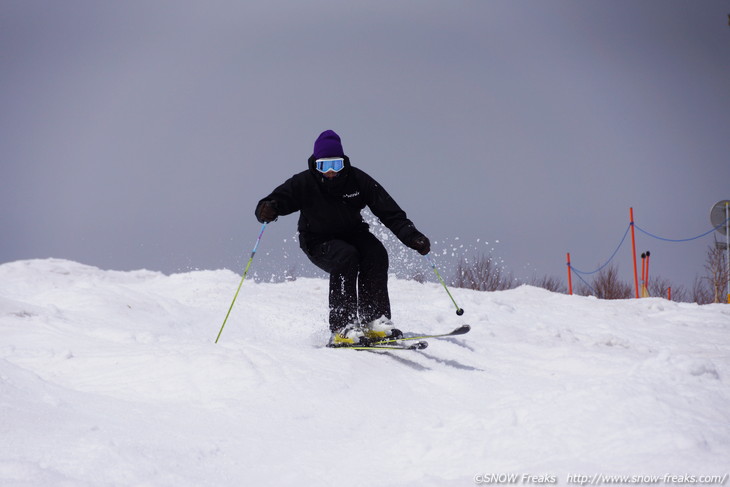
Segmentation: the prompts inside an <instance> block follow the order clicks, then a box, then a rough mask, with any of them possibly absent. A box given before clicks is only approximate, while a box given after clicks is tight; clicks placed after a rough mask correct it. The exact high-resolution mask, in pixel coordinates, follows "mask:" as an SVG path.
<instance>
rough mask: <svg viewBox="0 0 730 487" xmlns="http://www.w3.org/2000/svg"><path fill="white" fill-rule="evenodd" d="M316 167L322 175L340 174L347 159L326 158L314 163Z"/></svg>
mask: <svg viewBox="0 0 730 487" xmlns="http://www.w3.org/2000/svg"><path fill="white" fill-rule="evenodd" d="M314 167H315V168H316V169H317V171H319V172H321V173H322V174H324V173H326V172H329V171H334V172H340V171H342V170H343V169H344V168H345V159H343V158H342V157H325V158H323V159H317V160H316V161H314Z"/></svg>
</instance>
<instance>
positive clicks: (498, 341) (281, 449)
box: [0, 259, 730, 486]
mask: <svg viewBox="0 0 730 487" xmlns="http://www.w3.org/2000/svg"><path fill="white" fill-rule="evenodd" d="M239 279H240V277H239V276H237V275H236V274H235V273H233V272H231V271H227V270H217V271H196V272H189V273H184V274H174V275H169V276H167V275H163V274H160V273H157V272H151V271H146V270H140V271H134V272H117V271H105V270H100V269H97V268H94V267H91V266H87V265H83V264H79V263H76V262H70V261H65V260H59V259H47V260H29V261H18V262H12V263H7V264H3V265H0V336H2V339H1V340H0V438H2V440H1V441H0V485H4V486H5V485H11V486H13V485H17V486H26V485H27V486H30V485H74V486H86V485H88V486H91V485H93V486H99V485H140V486H142V485H145V486H148V485H149V486H168V485H169V486H173V485H175V486H184V485H191V486H193V485H195V486H200V485H211V486H212V485H216V486H228V485H230V486H234V485H235V486H239V485H320V486H330V485H331V486H339V485H355V486H360V485H362V486H366V485H368V486H371V485H413V486H415V485H419V486H421V485H435V486H440V485H444V486H446V485H449V486H451V485H474V483H475V481H477V480H475V479H484V478H490V477H486V476H488V475H493V476H495V477H494V478H497V477H496V476H499V475H506V474H508V473H519V474H520V476H524V475H528V478H530V477H529V476H537V477H540V476H542V478H546V479H551V478H555V479H556V480H557V483H558V484H566V483H567V481H568V479H569V477H568V476H569V475H572V476H573V477H571V478H576V476H580V475H594V474H596V473H600V474H606V475H610V474H623V475H634V476H636V475H665V474H673V475H674V474H676V475H697V476H700V475H723V474H725V473H727V471H728V466H729V464H728V461H727V459H728V458H730V408H728V407H727V405H728V404H730V388H729V387H728V380H730V379H728V376H729V375H730V306H728V305H721V304H715V305H706V306H697V305H694V304H687V303H673V302H668V301H665V300H662V299H654V298H650V299H642V300H626V301H601V300H597V299H594V298H586V297H580V296H566V295H560V294H554V293H550V292H548V291H545V290H542V289H537V288H533V287H529V286H523V287H520V288H517V289H513V290H509V291H503V292H495V293H483V292H475V291H468V290H461V289H456V290H454V291H455V293H454V294H455V297H456V299H457V301H458V302H459V304H460V305H461V306H462V307H463V308H464V309H465V310H466V313H465V315H464V316H462V317H458V316H456V315H455V314H454V312H453V305H452V303H451V302H450V301H449V298H448V296H446V295H445V293H444V292H443V288H441V286H440V285H438V284H434V283H425V284H419V283H416V282H413V281H403V280H397V279H393V280H391V284H390V291H391V299H392V305H393V313H394V316H393V319H394V321H395V322H396V323H397V324H398V325H399V327H401V328H402V329H403V330H404V331H413V332H424V333H436V332H443V331H448V330H450V329H453V328H455V327H456V326H458V325H459V324H462V323H469V324H471V325H472V331H471V333H469V334H468V335H465V336H463V337H452V338H449V339H445V340H438V341H437V340H432V341H431V345H430V347H429V348H428V349H427V350H425V351H424V352H410V351H409V352H398V353H396V352H386V353H371V352H356V351H351V350H333V349H328V348H324V347H323V345H324V343H325V342H326V340H327V337H328V332H327V326H326V314H327V313H326V300H327V281H326V280H323V279H298V280H296V281H293V282H287V283H278V284H270V283H269V284H265V283H259V284H257V283H255V282H252V281H251V282H245V283H244V285H243V288H242V290H241V293H240V295H239V300H238V302H237V304H236V307H235V308H234V310H233V313H232V314H231V317H230V319H229V322H228V324H227V325H226V329H225V330H224V333H223V335H222V336H221V340H220V343H219V344H217V345H216V344H214V343H213V341H214V339H215V336H216V334H217V331H218V329H219V327H220V324H221V322H222V319H223V317H224V315H225V312H226V310H227V307H228V305H229V304H230V300H231V299H232V295H233V292H234V291H235V289H236V286H237V285H238V281H239ZM519 478H521V477H519Z"/></svg>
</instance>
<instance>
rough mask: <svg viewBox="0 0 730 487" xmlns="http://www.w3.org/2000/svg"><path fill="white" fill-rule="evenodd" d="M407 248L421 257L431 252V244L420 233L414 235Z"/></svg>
mask: <svg viewBox="0 0 730 487" xmlns="http://www.w3.org/2000/svg"><path fill="white" fill-rule="evenodd" d="M408 246H409V247H410V248H412V249H413V250H415V251H416V252H418V253H419V254H421V255H426V254H428V253H429V252H431V242H429V240H428V238H427V237H426V236H425V235H424V234H422V233H419V234H416V236H415V237H413V239H412V240H411V241H410V243H409V244H408Z"/></svg>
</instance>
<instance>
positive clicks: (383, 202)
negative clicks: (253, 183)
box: [255, 130, 431, 346]
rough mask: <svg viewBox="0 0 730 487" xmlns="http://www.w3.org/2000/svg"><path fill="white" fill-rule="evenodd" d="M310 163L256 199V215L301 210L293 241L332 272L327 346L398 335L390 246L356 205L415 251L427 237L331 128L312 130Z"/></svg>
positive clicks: (266, 219)
mask: <svg viewBox="0 0 730 487" xmlns="http://www.w3.org/2000/svg"><path fill="white" fill-rule="evenodd" d="M308 164H309V169H307V170H306V171H302V172H300V173H298V174H295V175H294V176H292V177H291V178H289V179H288V180H286V181H285V182H284V183H283V184H281V185H280V186H279V187H277V188H276V189H274V191H273V192H272V193H271V194H269V195H268V196H266V197H265V198H263V199H262V200H261V201H259V203H258V205H257V206H256V211H255V215H256V218H257V219H258V221H259V222H261V223H270V222H272V221H275V220H276V219H277V218H278V217H279V216H283V215H289V214H291V213H294V212H296V211H299V212H300V215H299V223H298V226H297V230H298V231H299V246H300V247H301V249H302V250H303V251H304V253H305V254H306V255H307V257H308V258H309V260H310V261H311V262H312V263H313V264H314V265H316V266H317V267H319V268H320V269H322V270H323V271H325V272H327V273H328V274H329V275H330V284H329V325H330V331H331V332H332V336H331V338H330V345H332V346H346V345H354V344H363V343H367V341H368V340H369V339H382V338H386V337H396V336H398V335H399V334H400V332H399V331H398V330H396V329H395V327H394V325H393V322H392V321H391V313H390V298H389V296H388V253H387V251H386V250H385V247H383V244H382V243H381V242H380V240H378V239H377V238H376V237H375V236H374V235H373V234H372V233H370V231H369V230H368V228H369V227H368V224H367V223H365V221H363V218H362V215H361V214H360V211H361V210H362V209H363V208H365V206H368V207H369V208H370V210H371V211H372V212H373V214H375V216H377V217H378V218H379V219H380V221H381V222H383V224H384V225H385V226H387V227H388V228H389V229H390V230H391V231H392V232H393V233H394V234H395V235H396V236H397V237H398V239H399V240H400V241H401V242H403V243H404V244H405V245H407V246H408V247H410V248H412V249H414V250H416V251H417V252H418V253H420V254H421V255H426V254H428V253H429V251H430V250H431V244H430V242H429V240H428V238H426V236H425V235H423V234H422V233H421V232H419V231H418V230H417V229H416V227H415V226H414V225H413V223H412V222H411V220H409V219H408V217H407V216H406V214H405V212H404V211H403V210H402V209H401V208H400V207H399V206H398V204H397V203H396V202H395V201H394V200H393V198H391V196H390V195H389V194H388V193H387V192H386V191H385V189H384V188H383V187H382V186H381V185H380V184H379V183H378V182H377V181H375V180H374V179H373V178H372V177H370V176H369V175H368V174H366V173H365V172H364V171H362V170H360V169H358V168H356V167H354V166H352V165H351V164H350V159H349V158H348V157H347V156H346V155H345V152H344V150H343V149H342V142H341V140H340V137H339V135H337V134H336V133H335V132H334V131H332V130H326V131H324V132H322V133H321V134H320V135H319V137H317V140H315V142H314V151H313V153H312V155H311V157H310V158H309V161H308Z"/></svg>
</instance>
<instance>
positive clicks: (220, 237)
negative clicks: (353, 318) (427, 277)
mask: <svg viewBox="0 0 730 487" xmlns="http://www.w3.org/2000/svg"><path fill="white" fill-rule="evenodd" d="M728 13H730V3H729V2H727V1H713V0H702V1H685V0H681V1H672V0H654V1H652V0H643V1H635V0H626V1H621V0H619V1H594V2H585V1H578V0H576V1H572V0H539V1H538V0H534V1H520V0H509V1H506V0H505V1H494V0H479V1H476V0H472V1H434V0H418V1H415V0H412V1H392V0H387V1H381V0H369V1H367V2H364V1H363V2H343V1H324V0H312V1H307V2H301V1H295V0H278V1H276V0H266V1H261V2H259V1H250V2H243V1H215V0H214V1H205V2H193V1H175V2H173V1H152V2H150V1H146V0H145V1H141V0H140V1H125V2H99V1H96V0H89V1H79V0H67V1H64V2H57V1H50V0H49V1H36V0H17V1H15V0H3V1H2V2H0V87H1V88H0V164H1V166H0V228H2V240H1V242H2V244H1V245H0V262H7V261H13V260H17V259H28V258H45V257H59V258H66V259H72V260H77V261H80V262H83V263H86V264H91V265H95V266H99V267H102V268H107V269H109V268H111V269H122V270H126V269H138V268H148V269H153V270H160V271H164V272H178V271H186V270H189V269H194V268H201V269H214V268H223V267H225V268H230V269H233V270H236V271H237V272H241V271H242V267H243V265H244V264H245V262H246V261H247V260H248V257H249V253H250V250H251V247H252V246H253V243H254V241H255V239H256V236H257V234H258V231H259V229H260V225H259V224H258V223H257V222H256V220H255V219H254V217H253V209H254V206H255V203H256V202H257V201H258V200H259V199H260V198H261V197H263V196H265V195H266V194H268V192H269V191H271V189H273V188H274V187H275V186H276V185H277V184H279V183H281V182H283V181H284V180H285V179H286V178H287V177H289V176H291V175H292V174H294V173H295V172H298V171H300V170H302V169H304V168H305V167H306V160H307V157H308V156H309V155H310V154H311V151H312V144H313V142H314V139H315V138H316V136H317V135H318V134H319V133H320V132H321V131H323V130H325V129H333V130H335V131H337V132H338V133H339V134H340V135H341V137H342V141H343V145H344V148H345V152H346V153H347V154H348V155H349V156H350V158H351V159H352V162H353V164H354V165H356V166H358V167H360V168H362V169H364V170H365V171H367V172H368V173H370V174H371V175H372V176H373V177H375V178H376V179H377V180H379V181H380V182H381V183H382V184H383V186H384V187H385V188H386V189H387V190H388V191H389V192H390V193H391V194H392V195H393V196H394V197H395V199H396V201H398V202H399V203H400V205H401V206H402V207H403V208H404V209H405V210H406V212H407V213H408V215H409V217H411V219H412V220H413V221H414V222H415V224H416V226H417V227H418V228H419V229H420V230H421V231H423V232H424V233H425V234H426V235H428V236H429V237H430V238H431V240H432V241H435V242H436V243H435V245H434V251H435V253H436V254H437V255H438V254H440V253H442V252H443V251H444V250H447V249H448V250H449V251H450V249H452V248H453V247H456V248H457V249H458V248H459V247H458V246H459V245H464V248H463V249H461V250H460V251H461V252H463V253H465V254H468V255H471V254H474V253H475V252H477V251H487V252H488V251H491V249H494V250H493V254H494V255H495V256H497V257H499V258H500V259H502V260H503V261H504V263H505V265H506V267H507V268H508V269H509V270H511V271H513V272H514V273H515V274H516V275H517V276H518V277H529V276H530V275H532V274H536V275H554V276H556V277H558V278H561V279H563V280H565V279H566V271H565V253H566V252H568V251H569V252H571V255H572V258H573V264H574V265H575V266H576V267H578V268H580V269H583V270H592V269H595V268H596V267H598V265H599V264H601V263H603V262H604V261H605V260H606V259H607V258H608V257H609V256H610V254H611V252H613V250H614V249H615V248H616V245H618V242H619V240H620V239H621V237H622V235H623V233H624V231H625V230H626V228H627V225H628V221H629V207H632V206H633V207H634V211H635V216H636V222H637V224H638V225H639V226H641V227H642V228H644V229H646V230H648V231H650V232H653V233H656V234H658V235H661V236H663V237H668V238H687V237H691V236H695V235H699V234H701V233H703V232H704V231H706V230H709V228H710V222H709V212H710V208H711V207H712V205H713V204H714V203H716V202H717V201H719V200H722V199H730V161H728V145H729V144H730V142H729V141H730V27H729V26H728ZM295 229H296V217H295V216H290V217H286V218H281V219H280V220H279V221H278V222H276V223H274V224H272V225H269V228H268V229H267V231H266V234H265V236H264V238H263V240H262V243H261V247H260V248H259V252H260V253H261V254H260V255H257V261H256V262H255V264H254V265H255V266H257V269H258V270H260V271H261V270H263V269H267V266H271V265H274V262H273V261H275V260H278V259H280V256H281V254H283V255H286V256H288V257H289V258H291V259H298V258H299V255H298V254H299V250H298V248H297V245H296V243H295V242H294V241H293V239H292V237H293V236H294V234H295ZM718 236H719V234H718ZM457 237H458V238H459V240H455V239H456V238H457ZM637 237H638V240H639V241H638V247H639V248H638V249H637V250H639V251H642V250H647V249H648V250H651V251H652V262H651V265H652V268H651V271H652V274H653V275H656V274H660V275H662V276H665V277H667V278H669V279H671V280H673V281H675V283H676V284H677V285H678V284H684V285H685V286H687V287H688V286H690V285H691V283H692V281H693V279H694V277H695V276H696V275H699V274H703V273H704V270H703V264H704V259H705V250H706V248H707V246H708V245H710V244H711V243H712V238H713V237H712V236H711V235H710V236H707V237H705V238H703V239H700V240H697V241H694V242H691V243H685V244H667V243H663V242H660V241H656V240H653V239H650V238H648V237H646V236H644V235H642V234H639V235H637ZM497 241H498V243H497ZM486 242H489V244H486ZM630 255H631V254H630V246H628V245H624V247H623V248H622V249H621V250H620V251H619V255H618V257H617V263H618V264H619V266H620V267H619V268H620V271H621V273H622V277H624V278H625V279H626V280H627V281H628V280H629V279H631V274H630V265H629V264H630ZM443 265H445V266H447V268H445V269H442V272H443V273H444V274H447V275H451V274H452V269H451V268H450V266H451V264H449V263H446V262H444V263H443ZM300 269H301V271H302V272H304V271H305V270H306V271H311V270H313V267H312V266H311V265H310V264H308V263H303V264H301V267H300ZM427 270H430V269H427Z"/></svg>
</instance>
